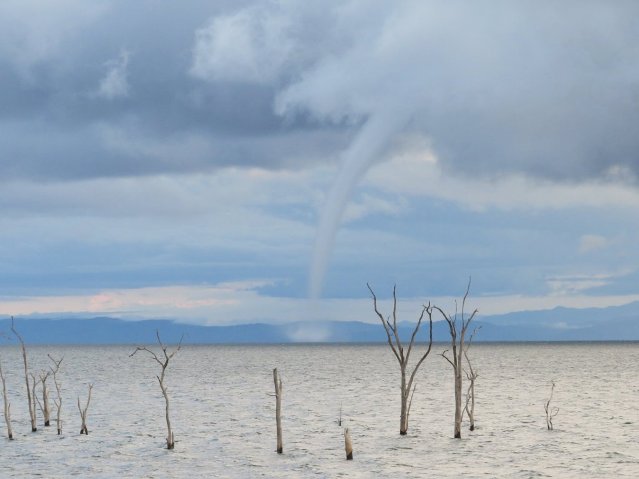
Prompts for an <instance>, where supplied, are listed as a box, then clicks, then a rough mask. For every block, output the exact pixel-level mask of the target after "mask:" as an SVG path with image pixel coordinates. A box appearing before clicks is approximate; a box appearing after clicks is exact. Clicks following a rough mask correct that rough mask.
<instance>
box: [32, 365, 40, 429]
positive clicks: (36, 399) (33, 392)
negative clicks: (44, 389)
mask: <svg viewBox="0 0 639 479" xmlns="http://www.w3.org/2000/svg"><path fill="white" fill-rule="evenodd" d="M29 375H30V376H31V388H32V389H31V395H32V397H33V399H34V402H33V419H34V420H37V415H36V404H37V405H38V407H39V408H40V411H42V403H41V402H40V399H38V395H37V394H36V388H37V387H38V380H37V379H36V377H35V374H33V373H29Z"/></svg>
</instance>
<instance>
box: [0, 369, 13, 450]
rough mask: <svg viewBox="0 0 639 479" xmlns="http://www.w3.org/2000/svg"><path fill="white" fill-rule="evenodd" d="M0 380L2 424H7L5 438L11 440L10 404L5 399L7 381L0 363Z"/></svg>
mask: <svg viewBox="0 0 639 479" xmlns="http://www.w3.org/2000/svg"><path fill="white" fill-rule="evenodd" d="M0 379H1V380H2V399H3V402H4V422H6V423H7V437H8V438H9V439H13V429H11V403H10V402H9V398H8V397H7V381H6V379H5V377H4V371H3V370H2V363H0Z"/></svg>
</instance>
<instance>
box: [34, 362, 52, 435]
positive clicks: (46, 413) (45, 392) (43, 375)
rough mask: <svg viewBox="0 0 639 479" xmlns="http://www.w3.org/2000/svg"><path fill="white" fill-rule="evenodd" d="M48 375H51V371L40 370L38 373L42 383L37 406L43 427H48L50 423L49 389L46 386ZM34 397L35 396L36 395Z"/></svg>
mask: <svg viewBox="0 0 639 479" xmlns="http://www.w3.org/2000/svg"><path fill="white" fill-rule="evenodd" d="M49 376H51V371H42V372H40V374H39V377H40V380H39V382H40V384H42V402H40V400H38V406H39V407H40V411H42V416H43V418H44V425H45V427H49V426H50V425H51V412H50V410H49V389H48V388H47V379H49ZM34 395H35V390H34ZM34 397H36V398H37V396H34Z"/></svg>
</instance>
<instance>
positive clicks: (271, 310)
mask: <svg viewBox="0 0 639 479" xmlns="http://www.w3.org/2000/svg"><path fill="white" fill-rule="evenodd" d="M270 284H273V282H272V281H265V280H256V281H245V282H236V283H220V284H213V285H179V286H163V287H148V288H136V289H105V290H101V291H97V292H94V293H91V294H82V295H66V296H30V297H20V298H15V299H7V298H4V299H2V300H0V315H15V316H20V315H30V314H37V315H42V316H60V315H64V314H65V313H68V314H74V315H76V314H83V315H101V314H106V315H110V316H114V317H120V318H123V319H139V318H167V319H176V318H177V319H179V320H181V321H184V322H191V323H195V324H210V325H214V324H237V323H251V322H255V321H266V322H272V323H292V322H297V321H300V320H304V321H321V320H327V319H330V320H334V321H353V320H356V321H364V322H377V318H376V316H375V315H374V314H373V312H372V306H371V301H370V299H369V298H360V299H325V300H322V301H313V300H308V299H297V298H285V297H273V296H266V295H263V294H261V293H260V292H259V290H260V288H262V287H264V286H267V285H270ZM455 299H456V298H453V297H433V298H399V301H398V315H399V317H400V319H401V320H415V318H416V315H417V314H418V313H419V311H421V307H422V304H423V303H424V302H425V301H429V300H430V301H432V302H433V303H436V304H439V305H442V307H443V308H444V309H445V310H446V309H450V308H454V301H455ZM637 300H639V295H618V296H585V295H582V294H578V293H577V294H571V295H566V296H563V295H560V296H557V295H548V296H486V297H474V298H472V300H471V303H472V307H473V308H477V309H479V312H480V314H482V315H491V314H501V313H507V312H512V311H523V310H544V309H552V308H555V307H557V306H563V307H572V308H590V307H606V306H619V305H623V304H627V303H629V302H632V301H637ZM379 304H380V306H379V307H380V308H381V309H382V310H384V309H388V308H390V302H389V300H387V299H380V302H379ZM289 333H290V335H291V337H293V338H296V339H298V340H321V339H322V337H324V335H325V333H326V332H325V331H324V330H322V329H317V330H315V329H313V330H308V329H307V328H301V329H290V330H289Z"/></svg>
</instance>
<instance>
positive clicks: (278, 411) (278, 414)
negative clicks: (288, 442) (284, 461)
mask: <svg viewBox="0 0 639 479" xmlns="http://www.w3.org/2000/svg"><path fill="white" fill-rule="evenodd" d="M273 383H275V424H276V426H277V453H278V454H282V453H283V452H284V447H283V445H282V379H281V378H280V377H279V376H278V374H277V368H275V369H273Z"/></svg>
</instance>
